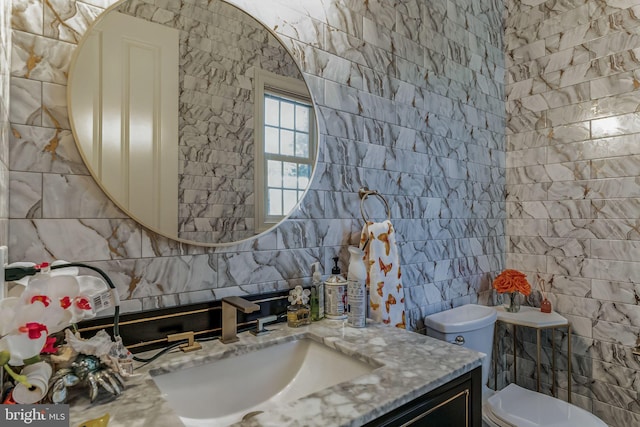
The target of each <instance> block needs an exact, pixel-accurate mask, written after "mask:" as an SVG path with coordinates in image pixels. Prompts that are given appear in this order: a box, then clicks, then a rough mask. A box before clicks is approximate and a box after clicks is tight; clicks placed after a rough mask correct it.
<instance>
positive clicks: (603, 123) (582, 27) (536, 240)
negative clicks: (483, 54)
mask: <svg viewBox="0 0 640 427" xmlns="http://www.w3.org/2000/svg"><path fill="white" fill-rule="evenodd" d="M638 10H639V9H638V4H637V2H633V1H622V2H597V1H591V0H587V1H584V2H583V1H580V2H573V1H570V2H552V1H535V2H518V1H509V2H507V13H506V17H505V23H506V29H505V39H504V42H505V49H506V63H507V84H506V88H505V90H506V94H507V104H506V109H507V123H508V124H507V129H508V130H507V133H508V135H507V141H506V144H507V163H506V167H507V170H506V180H507V186H506V191H507V218H508V219H507V239H508V244H507V254H506V265H507V267H508V268H517V269H521V270H523V271H525V272H527V274H528V275H529V276H530V277H531V276H534V277H537V276H538V275H539V276H540V277H541V278H542V279H543V280H544V283H545V284H546V287H547V290H548V292H549V295H550V296H551V298H552V301H553V302H552V303H553V306H554V309H556V310H557V311H558V312H560V313H561V314H563V315H566V316H567V317H568V318H569V319H570V320H571V322H572V325H573V326H574V335H573V337H572V346H573V348H574V352H573V366H572V372H571V374H572V381H573V384H572V385H573V386H574V389H573V390H574V393H573V398H574V400H575V401H576V402H577V403H578V404H579V405H580V406H583V407H585V408H586V409H588V410H591V411H593V412H594V413H595V414H596V415H597V416H599V417H600V418H602V419H603V420H604V421H605V422H606V423H607V424H609V425H611V426H615V427H622V426H628V425H634V424H637V423H639V422H640V408H639V407H638V405H637V393H636V383H635V382H634V381H635V380H634V379H635V374H631V372H630V370H629V369H635V367H636V366H637V363H638V360H637V358H635V357H634V356H631V351H632V349H633V348H634V347H635V346H636V345H637V337H638V333H640V329H638V320H637V319H638V316H639V315H640V299H638V297H637V290H636V288H637V286H636V284H637V282H638V277H640V264H639V263H638V257H637V256H635V255H637V252H638V250H637V247H636V246H637V245H636V242H637V241H638V239H639V235H638V232H637V218H638V215H637V212H635V213H634V211H633V209H634V206H636V204H637V199H638V176H639V172H640V170H639V169H638V158H637V155H638V149H637V141H636V139H637V136H638V132H639V131H640V128H639V127H638V119H637V112H636V111H637V107H638V105H639V102H640V97H639V95H638V94H639V92H638V91H637V90H638V87H639V85H638V70H640V63H639V62H638V60H637V52H638V49H639V48H640V39H639V38H638V34H639V29H640V20H639V19H638V15H637V12H638ZM563 339H566V337H563ZM511 354H512V353H511ZM534 354H535V353H533V352H525V353H523V355H522V356H519V360H518V366H528V365H527V364H528V363H530V362H532V361H533V356H534ZM612 354H616V355H615V356H612ZM509 357H511V356H509ZM563 357H564V358H566V354H564V355H563ZM521 360H522V363H521ZM561 363H564V366H565V367H564V369H565V370H566V361H563V362H561ZM505 369H506V368H505ZM526 370H527V369H525V371H526ZM527 375H528V374H527V373H524V372H523V376H527ZM519 377H520V375H519ZM560 377H562V374H561V375H560ZM565 378H566V377H565ZM630 378H631V379H632V380H631V381H630V380H629V379H630ZM518 380H523V381H524V382H526V381H527V380H526V379H524V378H518ZM546 381H547V382H548V383H550V381H549V379H547V380H546ZM564 387H566V384H560V388H561V389H562V388H564ZM564 393H565V394H566V391H565V392H564Z"/></svg>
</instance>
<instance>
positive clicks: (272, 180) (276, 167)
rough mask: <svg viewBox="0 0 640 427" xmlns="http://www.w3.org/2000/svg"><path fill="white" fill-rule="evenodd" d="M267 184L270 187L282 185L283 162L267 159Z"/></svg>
mask: <svg viewBox="0 0 640 427" xmlns="http://www.w3.org/2000/svg"><path fill="white" fill-rule="evenodd" d="M267 185H268V186H269V187H282V162H278V161H275V160H269V161H267Z"/></svg>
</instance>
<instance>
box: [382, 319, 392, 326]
mask: <svg viewBox="0 0 640 427" xmlns="http://www.w3.org/2000/svg"><path fill="white" fill-rule="evenodd" d="M382 323H384V324H386V325H388V324H389V323H391V319H382Z"/></svg>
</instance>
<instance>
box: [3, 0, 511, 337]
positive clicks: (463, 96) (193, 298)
mask: <svg viewBox="0 0 640 427" xmlns="http://www.w3.org/2000/svg"><path fill="white" fill-rule="evenodd" d="M199 1H200V0H193V2H195V3H199ZM110 3H111V1H110V0H87V1H84V2H83V1H74V0H48V1H46V2H44V1H41V0H15V1H14V6H13V21H12V26H13V43H12V44H13V55H14V57H13V60H12V67H11V75H12V78H11V91H12V92H11V96H12V104H11V135H12V137H11V147H10V148H11V149H10V164H9V167H10V170H11V173H10V178H11V179H10V195H11V212H10V214H11V216H10V227H9V229H10V230H9V234H10V244H11V257H12V260H13V261H18V260H29V261H45V260H51V259H56V258H57V259H68V260H77V261H90V262H92V263H94V264H95V265H97V266H99V267H102V268H104V269H105V270H106V271H107V272H109V274H110V275H111V276H112V277H113V279H114V281H115V283H116V284H117V286H118V287H119V290H120V295H121V297H122V298H123V299H124V302H125V304H124V307H125V309H126V310H128V311H132V310H141V309H151V308H155V307H163V306H174V305H181V304H188V303H190V302H199V301H205V300H210V299H213V298H220V297H223V296H226V295H238V294H249V293H253V294H254V293H260V292H267V291H272V290H281V289H287V288H289V287H290V286H292V285H295V284H297V283H309V282H310V276H311V271H310V266H311V264H312V263H313V262H315V261H320V262H321V264H322V265H323V267H324V268H325V271H327V272H328V270H329V268H330V266H331V258H332V257H333V256H336V255H338V256H339V257H340V259H341V263H342V266H343V267H346V265H345V263H346V261H347V259H348V251H347V246H348V245H349V244H355V243H356V242H357V241H358V236H359V231H360V228H361V227H362V224H363V221H362V218H361V214H360V200H359V198H358V194H357V192H358V189H359V188H360V187H362V186H368V187H369V188H372V189H376V190H378V191H380V192H381V193H382V194H383V195H384V196H385V197H386V198H387V200H388V201H389V204H390V206H391V217H392V221H393V222H394V224H395V227H396V230H397V231H398V239H399V245H400V254H401V262H402V265H403V270H402V271H403V279H404V280H403V283H404V286H405V287H406V292H405V295H406V301H405V305H406V308H407V313H408V317H409V318H408V324H409V327H410V328H412V329H415V330H422V329H423V327H424V326H423V321H422V317H423V316H424V315H425V314H428V313H431V312H436V311H440V310H442V309H443V308H446V307H451V306H453V305H459V304H462V303H466V302H472V301H478V300H480V301H486V300H487V298H488V295H489V294H490V291H489V288H490V282H491V278H492V277H493V276H494V275H495V273H496V272H497V271H500V270H501V269H502V268H503V266H504V251H505V247H504V235H505V228H504V222H505V216H506V210H505V204H504V203H505V174H504V165H505V104H504V98H505V90H504V75H505V68H504V53H503V38H502V16H503V12H504V4H503V3H502V2H501V1H500V0H474V1H467V0H464V1H463V0H455V1H454V0H433V1H430V2H424V1H422V0H399V1H396V2H393V4H392V3H390V2H388V1H383V0H370V1H368V2H355V1H346V2H345V1H338V0H329V1H321V0H306V1H290V0H262V1H259V2H256V1H249V0H234V1H233V2H232V3H233V4H236V5H238V6H240V7H242V8H244V9H245V10H247V11H249V12H250V13H251V14H252V15H254V16H256V17H257V18H258V19H260V20H261V21H262V22H263V23H265V24H266V25H267V26H268V27H270V28H271V29H273V30H274V31H276V33H277V34H278V35H279V36H280V38H281V39H282V41H283V43H284V44H285V46H286V47H287V48H288V49H289V50H290V51H291V52H292V53H293V55H294V57H295V59H296V60H297V61H298V63H299V64H300V67H301V69H302V71H303V74H304V77H305V79H306V81H307V83H308V85H309V87H310V88H311V92H312V95H313V97H314V99H315V101H316V103H317V113H318V122H319V131H320V135H319V136H320V141H319V146H320V154H319V156H320V159H319V163H318V166H317V168H316V170H315V174H314V177H313V180H312V188H311V190H310V191H309V192H308V193H307V195H306V197H305V199H304V201H303V203H302V204H301V206H300V208H299V209H298V210H297V211H296V212H294V214H293V215H292V216H291V217H290V218H289V219H288V220H287V221H285V222H284V223H283V224H281V225H280V226H278V227H277V228H276V229H275V230H273V231H272V232H270V233H268V234H265V235H262V236H260V237H259V238H258V239H254V240H251V241H247V242H244V243H242V244H235V245H229V246H223V247H216V248H204V247H199V246H192V245H185V244H179V243H176V242H174V241H170V240H167V239H165V238H162V237H160V236H158V235H155V234H153V233H151V232H150V231H148V230H146V229H144V228H143V227H140V226H139V225H138V224H136V223H135V222H134V221H132V220H131V219H129V218H127V217H126V216H125V215H123V214H122V213H121V212H119V211H118V210H117V209H116V208H115V207H114V206H113V204H112V203H110V201H109V200H108V199H107V198H106V197H105V196H104V194H102V192H101V191H100V189H99V188H98V186H97V185H96V184H95V183H94V182H93V180H92V179H91V177H90V176H89V175H88V173H87V170H86V168H85V167H84V165H83V164H82V162H81V160H80V158H79V155H78V152H77V150H76V148H75V145H74V141H73V137H72V135H71V132H70V131H69V126H68V120H67V118H66V117H65V114H66V109H65V107H66V105H65V103H66V98H65V96H64V94H65V84H66V76H67V72H68V68H69V63H70V59H71V56H72V54H73V52H74V50H75V48H76V45H77V43H78V40H79V39H80V37H81V36H82V34H83V33H84V32H85V31H86V28H87V26H88V25H90V23H91V22H92V21H93V20H94V19H95V17H96V16H97V15H98V14H99V13H100V12H101V10H102V9H103V8H105V7H107V6H109V4H110ZM205 3H206V2H205ZM366 209H367V212H368V213H369V215H370V216H371V217H373V218H377V219H382V218H384V212H383V209H382V206H381V205H380V204H376V202H375V201H368V202H367V206H366Z"/></svg>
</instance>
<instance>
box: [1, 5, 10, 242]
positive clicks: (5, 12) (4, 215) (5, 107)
mask: <svg viewBox="0 0 640 427" xmlns="http://www.w3.org/2000/svg"><path fill="white" fill-rule="evenodd" d="M11 17H12V6H11V2H3V3H2V4H0V245H7V244H8V225H9V220H8V219H9V215H10V212H9V211H10V208H11V207H10V206H9V192H10V185H11V184H10V181H9V145H10V143H9V140H10V126H11V125H10V120H11V119H10V116H11V107H10V97H11V84H10V80H11V77H10V76H11V50H12V47H11V44H12V40H11V26H12V24H11V19H12V18H11Z"/></svg>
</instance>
